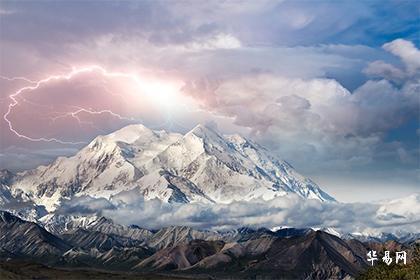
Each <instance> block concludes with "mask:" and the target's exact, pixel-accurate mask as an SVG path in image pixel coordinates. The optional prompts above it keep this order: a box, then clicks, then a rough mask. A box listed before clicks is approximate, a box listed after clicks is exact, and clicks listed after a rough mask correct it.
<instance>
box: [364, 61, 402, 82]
mask: <svg viewBox="0 0 420 280" xmlns="http://www.w3.org/2000/svg"><path fill="white" fill-rule="evenodd" d="M363 72H364V73H365V74H367V75H369V76H372V77H380V78H385V79H387V80H391V81H395V80H396V81H400V80H401V79H403V78H405V73H404V71H402V70H401V69H399V68H397V67H395V66H394V65H392V64H389V63H386V62H384V61H382V60H376V61H373V62H371V63H369V64H368V66H367V67H366V68H365V69H364V70H363Z"/></svg>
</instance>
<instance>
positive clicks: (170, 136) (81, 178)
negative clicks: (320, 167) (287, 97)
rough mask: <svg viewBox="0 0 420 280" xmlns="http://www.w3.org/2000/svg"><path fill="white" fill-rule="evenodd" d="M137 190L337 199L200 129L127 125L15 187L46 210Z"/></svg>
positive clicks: (207, 198) (247, 145) (238, 141)
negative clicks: (185, 130) (76, 200)
mask: <svg viewBox="0 0 420 280" xmlns="http://www.w3.org/2000/svg"><path fill="white" fill-rule="evenodd" d="M133 189H137V190H138V191H137V192H136V194H137V195H142V196H144V198H145V199H154V198H158V199H160V200H163V201H165V202H173V201H176V202H183V203H188V202H195V201H200V202H207V203H214V202H216V203H230V202H232V201H234V200H236V201H240V200H252V199H255V198H262V199H265V200H269V199H272V198H274V197H276V196H283V195H286V194H288V193H296V194H298V195H300V196H301V197H304V198H309V199H318V200H321V201H326V200H329V201H331V200H333V198H331V197H329V196H328V195H327V194H326V193H324V192H323V191H322V190H321V189H320V188H319V187H318V186H317V185H316V184H315V183H314V182H312V181H311V180H309V179H307V178H305V177H304V176H302V175H300V174H299V173H298V172H297V171H296V170H295V169H294V168H293V167H292V166H290V165H289V164H288V163H287V162H285V161H282V160H280V159H277V158H275V157H273V156H272V155H271V153H270V152H269V151H268V150H266V149H265V148H263V147H261V146H259V145H258V144H257V143H254V142H252V141H250V140H248V139H246V138H244V137H242V136H240V135H228V136H223V135H221V134H220V133H218V132H217V131H215V130H213V129H211V128H208V127H205V126H203V125H198V126H196V127H195V128H193V129H192V130H191V131H190V132H188V133H186V134H185V135H181V134H178V133H168V132H165V131H153V130H151V129H148V128H147V127H145V126H143V125H129V126H127V127H124V128H122V129H120V130H118V131H116V132H113V133H111V134H109V135H104V136H98V137H96V138H95V139H94V140H93V141H92V142H91V143H90V144H89V145H87V146H86V147H84V148H83V149H82V150H81V151H80V152H78V153H77V154H76V155H75V156H73V157H69V158H64V157H60V158H58V159H57V160H56V161H54V162H53V163H52V164H50V165H48V166H40V167H38V168H36V169H34V170H30V171H26V172H22V173H20V174H18V177H17V179H16V180H15V181H14V183H13V184H12V185H11V186H10V190H11V193H19V192H23V193H25V194H26V195H27V197H28V199H30V200H32V201H34V202H35V203H36V204H39V205H44V206H45V207H46V209H47V210H48V211H53V210H54V209H55V208H56V207H57V205H59V204H60V201H61V200H63V199H70V198H72V197H74V196H81V195H90V196H93V197H104V198H106V199H110V198H111V197H114V196H116V195H118V194H119V193H122V192H127V191H130V190H133ZM395 207H396V206H395Z"/></svg>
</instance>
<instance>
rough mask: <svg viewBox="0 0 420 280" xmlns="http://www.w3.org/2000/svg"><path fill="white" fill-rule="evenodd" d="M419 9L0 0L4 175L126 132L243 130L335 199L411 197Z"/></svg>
mask: <svg viewBox="0 0 420 280" xmlns="http://www.w3.org/2000/svg"><path fill="white" fill-rule="evenodd" d="M419 19H420V5H419V4H418V2H416V1H263V0H262V1H67V2H63V1H38V2H34V1H32V2H30V1H3V0H2V1H0V75H1V76H0V114H1V115H2V118H1V119H0V132H1V135H0V169H2V168H7V169H10V170H12V171H20V170H25V169H29V168H34V167H36V166H38V165H39V164H46V163H49V162H51V161H52V160H54V159H55V158H56V157H57V156H61V155H72V154H74V153H76V152H77V151H78V150H79V149H80V148H81V147H83V146H84V145H86V144H87V143H88V142H89V141H91V140H92V139H93V138H94V137H95V136H97V135H99V134H107V133H109V132H112V131H114V130H116V129H119V128H121V127H123V126H125V125H127V124H131V123H143V124H145V125H146V126H148V127H150V128H153V129H166V130H169V131H177V132H183V133H185V132H186V131H188V130H189V129H191V128H192V127H194V126H195V125H196V124H197V123H204V124H209V125H212V126H217V129H218V130H219V131H221V132H222V133H240V134H243V135H244V136H248V137H250V138H252V139H254V140H256V141H257V142H259V143H260V144H262V145H263V146H265V147H267V148H269V149H271V150H272V151H273V154H276V155H278V157H280V158H282V159H285V160H286V161H288V162H289V163H291V164H292V165H293V166H294V167H295V168H296V169H297V170H298V171H299V172H300V173H302V174H304V175H306V176H309V177H310V178H312V179H313V180H314V181H315V182H317V183H318V184H319V185H320V186H321V187H322V188H323V189H324V190H325V191H327V192H328V193H329V194H331V195H332V196H334V197H335V198H337V199H338V200H340V201H344V202H367V201H377V200H381V199H390V198H398V197H403V196H406V195H409V194H412V193H415V192H419V191H420V126H419V123H420V122H419V121H420V50H419V48H420V34H419V25H420V22H419Z"/></svg>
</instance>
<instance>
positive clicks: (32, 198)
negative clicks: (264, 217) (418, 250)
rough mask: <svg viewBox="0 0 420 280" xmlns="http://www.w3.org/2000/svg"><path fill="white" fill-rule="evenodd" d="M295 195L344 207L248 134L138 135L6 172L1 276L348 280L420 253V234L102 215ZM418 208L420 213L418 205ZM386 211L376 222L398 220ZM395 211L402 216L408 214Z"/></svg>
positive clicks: (0, 215) (133, 128) (116, 136)
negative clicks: (162, 222)
mask: <svg viewBox="0 0 420 280" xmlns="http://www.w3.org/2000/svg"><path fill="white" fill-rule="evenodd" d="M288 196H293V197H298V198H300V199H303V200H311V201H317V202H319V203H321V204H325V203H332V204H336V203H338V202H337V201H336V200H335V199H334V198H333V197H331V196H330V195H328V194H327V193H326V192H324V191H323V190H322V189H321V188H320V187H319V186H318V185H317V184H316V183H314V182H313V181H312V180H310V179H309V178H306V177H304V176H302V175H301V174H299V173H298V172H297V171H296V170H295V169H294V168H293V167H292V166H291V165H290V164H288V163H287V162H286V161H284V160H281V159H279V158H277V157H275V156H274V155H273V154H272V153H271V152H270V151H269V150H267V149H265V148H264V147H262V146H260V145H259V144H257V143H255V142H253V141H252V140H249V139H247V138H244V137H242V136H240V135H222V134H221V133H219V132H218V131H217V130H216V129H214V128H210V127H207V126H203V125H198V126H196V127H195V128H193V129H192V130H191V131H189V132H187V133H186V134H184V135H182V134H179V133H169V132H166V131H163V130H161V131H154V130H151V129H148V128H147V127H145V126H143V125H129V126H127V127H124V128H122V129H120V130H118V131H115V132H113V133H111V134H108V135H104V136H98V137H96V138H95V139H94V140H93V141H92V142H91V143H89V144H88V145H87V146H85V147H84V148H82V149H81V150H80V151H79V152H78V153H76V154H75V155H74V156H71V157H59V158H57V159H56V160H55V161H54V162H52V163H51V164H49V165H45V166H39V167H37V168H35V169H32V170H27V171H23V172H18V173H12V172H10V171H7V170H2V171H0V209H3V210H5V211H0V272H2V269H5V270H6V271H5V273H6V275H9V274H10V273H12V274H13V273H14V272H13V271H16V270H19V269H21V267H22V265H21V264H25V266H23V267H25V269H27V270H25V271H23V270H20V273H21V274H22V275H23V274H25V273H29V272H28V270H30V271H32V270H33V269H36V270H37V271H38V272H39V273H41V274H43V273H46V274H50V273H52V274H57V275H60V276H62V277H64V276H63V275H65V274H63V273H64V272H63V271H61V270H60V269H66V270H67V269H76V270H78V272H77V273H81V274H80V275H84V276H83V277H85V276H86V275H87V274H89V275H91V274H90V273H91V271H90V269H95V270H106V271H112V273H121V271H129V272H130V273H131V274H134V275H139V274H141V275H143V276H145V277H146V275H147V277H151V278H147V277H146V278H145V279H155V278H156V277H159V278H162V279H166V277H167V276H168V275H169V276H170V277H172V276H176V277H177V278H180V277H184V276H185V277H187V278H191V277H193V278H200V277H202V276H203V277H204V278H208V277H216V278H219V277H220V278H229V279H231V278H232V277H233V278H235V277H237V278H240V279H242V278H256V277H263V278H267V279H272V278H275V279H277V278H286V279H330V278H334V279H350V278H351V277H354V276H356V275H358V274H359V273H360V272H362V271H364V270H365V269H366V268H367V267H368V263H367V261H366V260H365V259H366V252H367V251H368V249H370V248H377V249H378V251H383V250H385V249H386V248H392V249H393V250H394V249H406V250H408V251H409V252H412V251H413V248H414V247H413V246H414V245H415V244H416V243H418V239H419V237H420V236H419V234H416V233H401V234H399V235H393V234H380V235H374V236H373V235H366V234H361V233H341V232H337V230H336V229H334V228H322V229H314V228H290V227H277V228H272V229H267V228H251V227H241V228H237V229H232V227H230V228H231V229H228V230H219V231H214V230H205V229H200V228H197V227H194V228H193V227H188V226H182V225H176V224H175V225H173V226H168V227H163V228H162V227H156V228H147V227H143V226H142V225H128V224H127V221H126V220H124V217H122V219H121V220H116V221H115V220H111V219H110V218H108V217H106V215H102V211H101V210H102V208H104V207H112V208H115V207H117V208H118V207H123V206H124V205H129V204H130V203H132V201H137V200H138V199H141V200H143V201H159V203H162V205H195V204H205V205H229V203H234V202H240V203H242V202H243V203H245V202H247V201H254V200H258V201H262V203H266V202H267V203H268V201H270V200H272V199H274V198H277V197H288ZM84 198H92V199H96V200H94V201H95V202H89V200H88V204H89V203H91V204H94V205H93V208H94V209H96V210H97V211H96V212H92V210H90V209H88V211H85V213H81V212H83V211H78V210H80V209H79V208H80V206H71V202H72V201H77V200H78V199H84ZM410 199H411V200H410V201H411V204H410V205H416V203H417V201H418V196H416V195H415V196H412V197H411V198H410ZM92 201H93V200H92ZM98 201H100V203H99V202H98ZM95 203H99V204H98V205H96V204H95ZM69 205H70V206H69ZM104 205H105V206H104ZM395 205H399V203H397V202H395V203H393V204H390V205H389V206H387V207H388V208H390V207H391V208H390V209H391V210H392V209H394V208H395V207H396V206H395ZM66 207H70V208H72V207H73V208H77V209H73V210H77V211H73V212H72V213H70V212H67V211H66V210H65V209H67V208H66ZM162 207H163V206H162ZM388 208H386V207H385V208H384V207H382V208H380V209H379V210H378V211H379V212H378V215H381V216H383V217H385V218H386V217H388V216H387V215H389V214H388V212H389V209H388ZM397 208H398V209H397V210H398V211H399V212H398V211H397V212H398V213H399V214H400V216H401V217H402V215H407V214H405V212H403V211H402V210H401V209H400V208H399V207H397ZM130 211H135V214H136V215H143V214H144V213H143V212H142V211H143V210H140V209H134V210H133V209H131V210H130ZM78 212H80V213H79V214H78ZM394 212H395V211H394ZM132 214H133V213H132ZM309 214H310V213H309ZM408 215H412V213H411V212H410V213H409V214H408ZM209 219H211V216H210V217H209ZM16 264H17V267H16ZM26 265H27V266H26ZM48 267H54V268H48ZM10 269H11V270H10ZM80 269H89V272H81V271H79V270H80ZM31 273H32V272H31ZM104 273H105V272H104ZM66 275H67V274H66ZM74 275H75V274H73V276H74ZM114 276H115V274H114ZM117 276H118V275H117ZM117 276H115V277H117ZM13 277H14V276H13ZM13 277H12V279H14V278H13ZM80 277H82V276H80ZM83 277H82V278H83ZM104 277H105V276H104ZM110 277H111V276H110ZM126 277H127V275H126V274H124V275H123V276H122V278H123V279H127V278H126ZM59 278H60V277H59ZM111 278H112V277H111ZM117 278H118V277H117ZM118 279H119V278H118Z"/></svg>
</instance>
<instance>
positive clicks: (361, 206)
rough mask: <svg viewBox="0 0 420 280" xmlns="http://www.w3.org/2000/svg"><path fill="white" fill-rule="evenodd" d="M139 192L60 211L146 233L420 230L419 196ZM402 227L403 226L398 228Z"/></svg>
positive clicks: (82, 202) (80, 200) (72, 204)
mask: <svg viewBox="0 0 420 280" xmlns="http://www.w3.org/2000/svg"><path fill="white" fill-rule="evenodd" d="M135 192H136V191H135V190H132V191H128V192H125V193H122V194H120V195H117V196H116V197H114V198H113V199H112V200H111V203H112V204H110V203H109V202H105V201H104V200H103V199H93V198H77V199H74V200H73V201H70V202H66V203H65V204H63V206H62V208H61V209H60V210H58V211H59V212H60V213H67V214H80V213H82V214H92V213H99V214H101V215H104V216H106V217H109V218H111V219H113V220H114V221H116V222H118V223H123V224H137V225H139V226H141V227H145V228H152V229H156V228H160V227H164V226H170V225H188V226H192V227H196V228H200V229H213V230H226V229H233V228H239V227H241V226H252V227H267V228H272V227H275V226H291V227H298V228H305V227H314V228H316V227H318V228H322V227H334V228H336V229H337V230H339V231H342V232H364V231H369V232H381V231H383V232H395V231H397V230H406V231H411V232H418V231H420V224H419V223H418V217H419V216H420V209H419V207H416V205H418V204H419V202H420V194H414V195H411V196H409V197H407V198H404V199H400V200H398V201H397V200H395V201H391V202H388V201H384V202H382V203H376V204H369V203H328V202H323V203H322V202H319V201H318V200H305V199H301V198H299V197H298V196H295V195H289V196H285V197H278V198H275V199H273V200H269V201H264V200H252V201H247V202H245V201H240V202H233V203H231V204H201V203H191V204H168V203H164V202H161V201H159V200H150V201H145V200H143V198H142V197H141V196H138V194H137V193H135ZM397 225H398V227H397Z"/></svg>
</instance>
